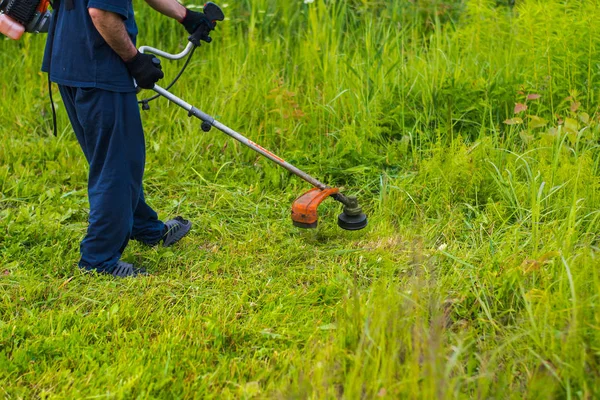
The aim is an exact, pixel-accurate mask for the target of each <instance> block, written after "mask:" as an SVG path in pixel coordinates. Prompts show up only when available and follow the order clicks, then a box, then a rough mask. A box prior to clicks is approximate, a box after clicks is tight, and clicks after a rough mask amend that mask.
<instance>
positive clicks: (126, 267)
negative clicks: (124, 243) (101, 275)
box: [109, 261, 148, 278]
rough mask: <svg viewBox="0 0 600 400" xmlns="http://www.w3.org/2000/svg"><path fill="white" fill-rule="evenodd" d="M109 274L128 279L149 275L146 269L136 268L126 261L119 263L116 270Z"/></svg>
mask: <svg viewBox="0 0 600 400" xmlns="http://www.w3.org/2000/svg"><path fill="white" fill-rule="evenodd" d="M109 274H110V275H112V276H116V277H117V278H128V277H136V276H145V275H148V273H147V272H146V270H145V269H143V268H134V267H133V264H128V263H126V262H124V261H119V262H118V263H117V265H116V266H115V269H114V270H113V271H112V272H110V273H109Z"/></svg>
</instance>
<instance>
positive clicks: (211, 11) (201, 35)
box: [188, 1, 225, 46]
mask: <svg viewBox="0 0 600 400" xmlns="http://www.w3.org/2000/svg"><path fill="white" fill-rule="evenodd" d="M203 12H204V15H206V16H207V17H208V19H210V21H211V22H212V24H213V27H212V29H210V28H209V27H208V26H206V25H201V26H200V27H199V28H198V30H197V31H196V32H194V33H193V34H192V35H190V37H188V40H189V41H190V42H192V43H193V44H194V45H196V46H200V41H201V40H203V41H205V42H206V43H210V42H212V38H211V37H210V36H209V34H210V31H211V30H213V29H214V28H215V27H216V26H217V21H223V20H224V19H225V14H224V13H223V10H221V7H219V6H218V5H216V4H215V3H213V2H212V1H209V2H208V3H206V4H205V5H204V11H203Z"/></svg>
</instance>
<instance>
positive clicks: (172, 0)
mask: <svg viewBox="0 0 600 400" xmlns="http://www.w3.org/2000/svg"><path fill="white" fill-rule="evenodd" d="M146 3H148V5H149V6H150V7H152V8H154V9H155V10H156V11H158V12H159V13H161V14H163V15H166V16H167V17H171V18H173V19H176V20H177V21H181V20H182V19H183V18H185V13H186V9H185V7H184V6H182V5H181V4H180V3H179V2H178V1H177V0H146Z"/></svg>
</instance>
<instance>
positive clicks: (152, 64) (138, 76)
mask: <svg viewBox="0 0 600 400" xmlns="http://www.w3.org/2000/svg"><path fill="white" fill-rule="evenodd" d="M125 65H127V69H128V70H129V73H130V74H131V76H133V79H135V82H136V83H137V85H138V86H139V87H141V88H142V89H152V88H153V87H154V84H155V83H156V82H158V81H159V80H161V79H162V78H164V77H165V74H164V73H163V72H162V67H161V65H160V60H159V59H158V58H156V57H154V56H153V55H150V54H142V53H140V52H139V51H138V53H137V54H136V56H135V57H133V58H132V59H131V60H130V61H127V62H126V63H125Z"/></svg>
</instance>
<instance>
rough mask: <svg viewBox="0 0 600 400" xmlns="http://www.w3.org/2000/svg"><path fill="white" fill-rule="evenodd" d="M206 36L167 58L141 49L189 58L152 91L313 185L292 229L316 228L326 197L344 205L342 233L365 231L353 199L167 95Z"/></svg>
mask: <svg viewBox="0 0 600 400" xmlns="http://www.w3.org/2000/svg"><path fill="white" fill-rule="evenodd" d="M204 13H205V14H206V15H207V16H208V17H209V18H210V20H211V21H223V20H224V18H225V15H224V14H223V11H222V10H221V9H220V8H219V7H218V6H217V5H216V4H214V3H210V2H209V3H207V4H205V6H204ZM209 33H210V32H209V31H206V32H197V34H194V35H192V36H190V37H189V43H188V45H187V47H186V48H185V50H183V52H181V53H179V54H169V53H166V52H164V51H161V50H159V49H156V48H153V47H149V46H143V47H141V48H140V52H142V53H151V54H154V55H157V56H159V57H163V58H165V59H168V60H179V59H182V58H184V57H186V56H188V57H189V58H188V60H187V62H186V63H185V65H184V67H183V69H182V70H181V72H180V73H179V74H178V75H177V78H176V79H175V80H174V81H173V82H172V83H171V84H170V85H169V86H168V87H167V88H166V89H165V88H162V87H160V86H158V85H155V86H154V88H153V90H154V91H155V92H156V93H157V94H158V96H163V97H165V98H166V99H167V100H169V101H171V102H172V103H174V104H176V105H178V106H180V107H181V108H183V109H185V110H186V111H187V112H188V115H189V116H190V117H195V118H198V119H199V120H201V121H202V125H201V129H202V130H203V131H204V132H209V131H210V130H211V128H216V129H218V130H220V131H221V132H223V133H225V134H227V135H229V136H231V137H232V138H234V139H235V140H237V141H238V142H240V143H242V144H244V145H245V146H247V147H249V148H250V149H252V150H254V151H255V152H257V153H259V154H260V155H262V156H264V157H266V158H268V159H269V160H271V161H273V162H274V163H275V164H277V165H279V166H281V167H283V168H285V169H287V170H288V171H289V172H291V173H292V174H294V175H296V176H298V177H300V178H301V179H304V180H305V181H306V182H308V183H310V184H311V185H313V186H314V188H313V189H311V190H309V191H308V192H306V193H304V194H303V195H301V196H300V197H298V198H297V199H296V201H294V203H293V205H292V221H293V223H294V225H295V226H297V227H299V228H316V227H317V224H318V219H319V216H318V207H319V205H320V204H321V203H322V202H323V201H324V200H325V199H327V198H328V197H332V198H333V199H335V200H337V201H339V202H340V203H342V204H343V205H344V210H343V212H342V213H341V214H340V215H339V217H338V225H339V226H340V227H341V228H342V229H346V230H359V229H363V228H364V227H366V226H367V217H366V215H365V214H364V213H363V212H362V209H361V207H360V206H359V204H358V200H357V198H356V197H354V196H346V195H344V194H342V193H340V190H339V189H338V188H335V187H330V186H327V185H326V184H324V183H322V182H320V181H318V180H317V179H315V178H313V177H312V176H310V175H309V174H307V173H306V172H304V171H301V170H300V169H298V168H297V167H295V166H293V165H292V164H290V163H288V162H286V161H285V160H283V159H282V158H281V157H278V156H277V155H275V154H273V153H272V152H270V151H269V150H267V149H265V148H264V147H262V146H260V145H258V144H256V143H254V142H253V141H251V140H249V139H248V138H246V137H244V136H243V135H241V134H240V133H238V132H236V131H234V130H233V129H231V128H229V127H227V126H225V125H223V124H222V123H221V122H219V121H217V120H216V119H215V118H213V117H211V116H210V115H208V114H206V113H204V112H202V111H200V110H199V109H197V108H196V107H194V106H192V105H191V104H189V103H187V102H186V101H184V100H182V99H180V98H179V97H177V96H175V95H174V94H172V93H171V92H169V91H168V89H170V88H171V87H172V86H173V84H174V83H175V82H176V81H177V79H179V77H181V75H182V74H183V72H184V71H185V68H186V67H187V65H188V64H189V61H190V59H191V56H192V55H193V52H194V50H195V49H196V47H198V46H200V40H203V41H205V42H208V43H210V42H211V40H212V39H211V38H210V37H209V36H208V35H209ZM155 62H156V63H160V61H159V60H158V59H155ZM158 96H155V97H153V98H150V99H145V100H141V101H140V103H141V104H142V108H143V109H144V110H147V109H149V105H148V103H149V102H150V101H152V100H154V99H155V98H157V97H158Z"/></svg>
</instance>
